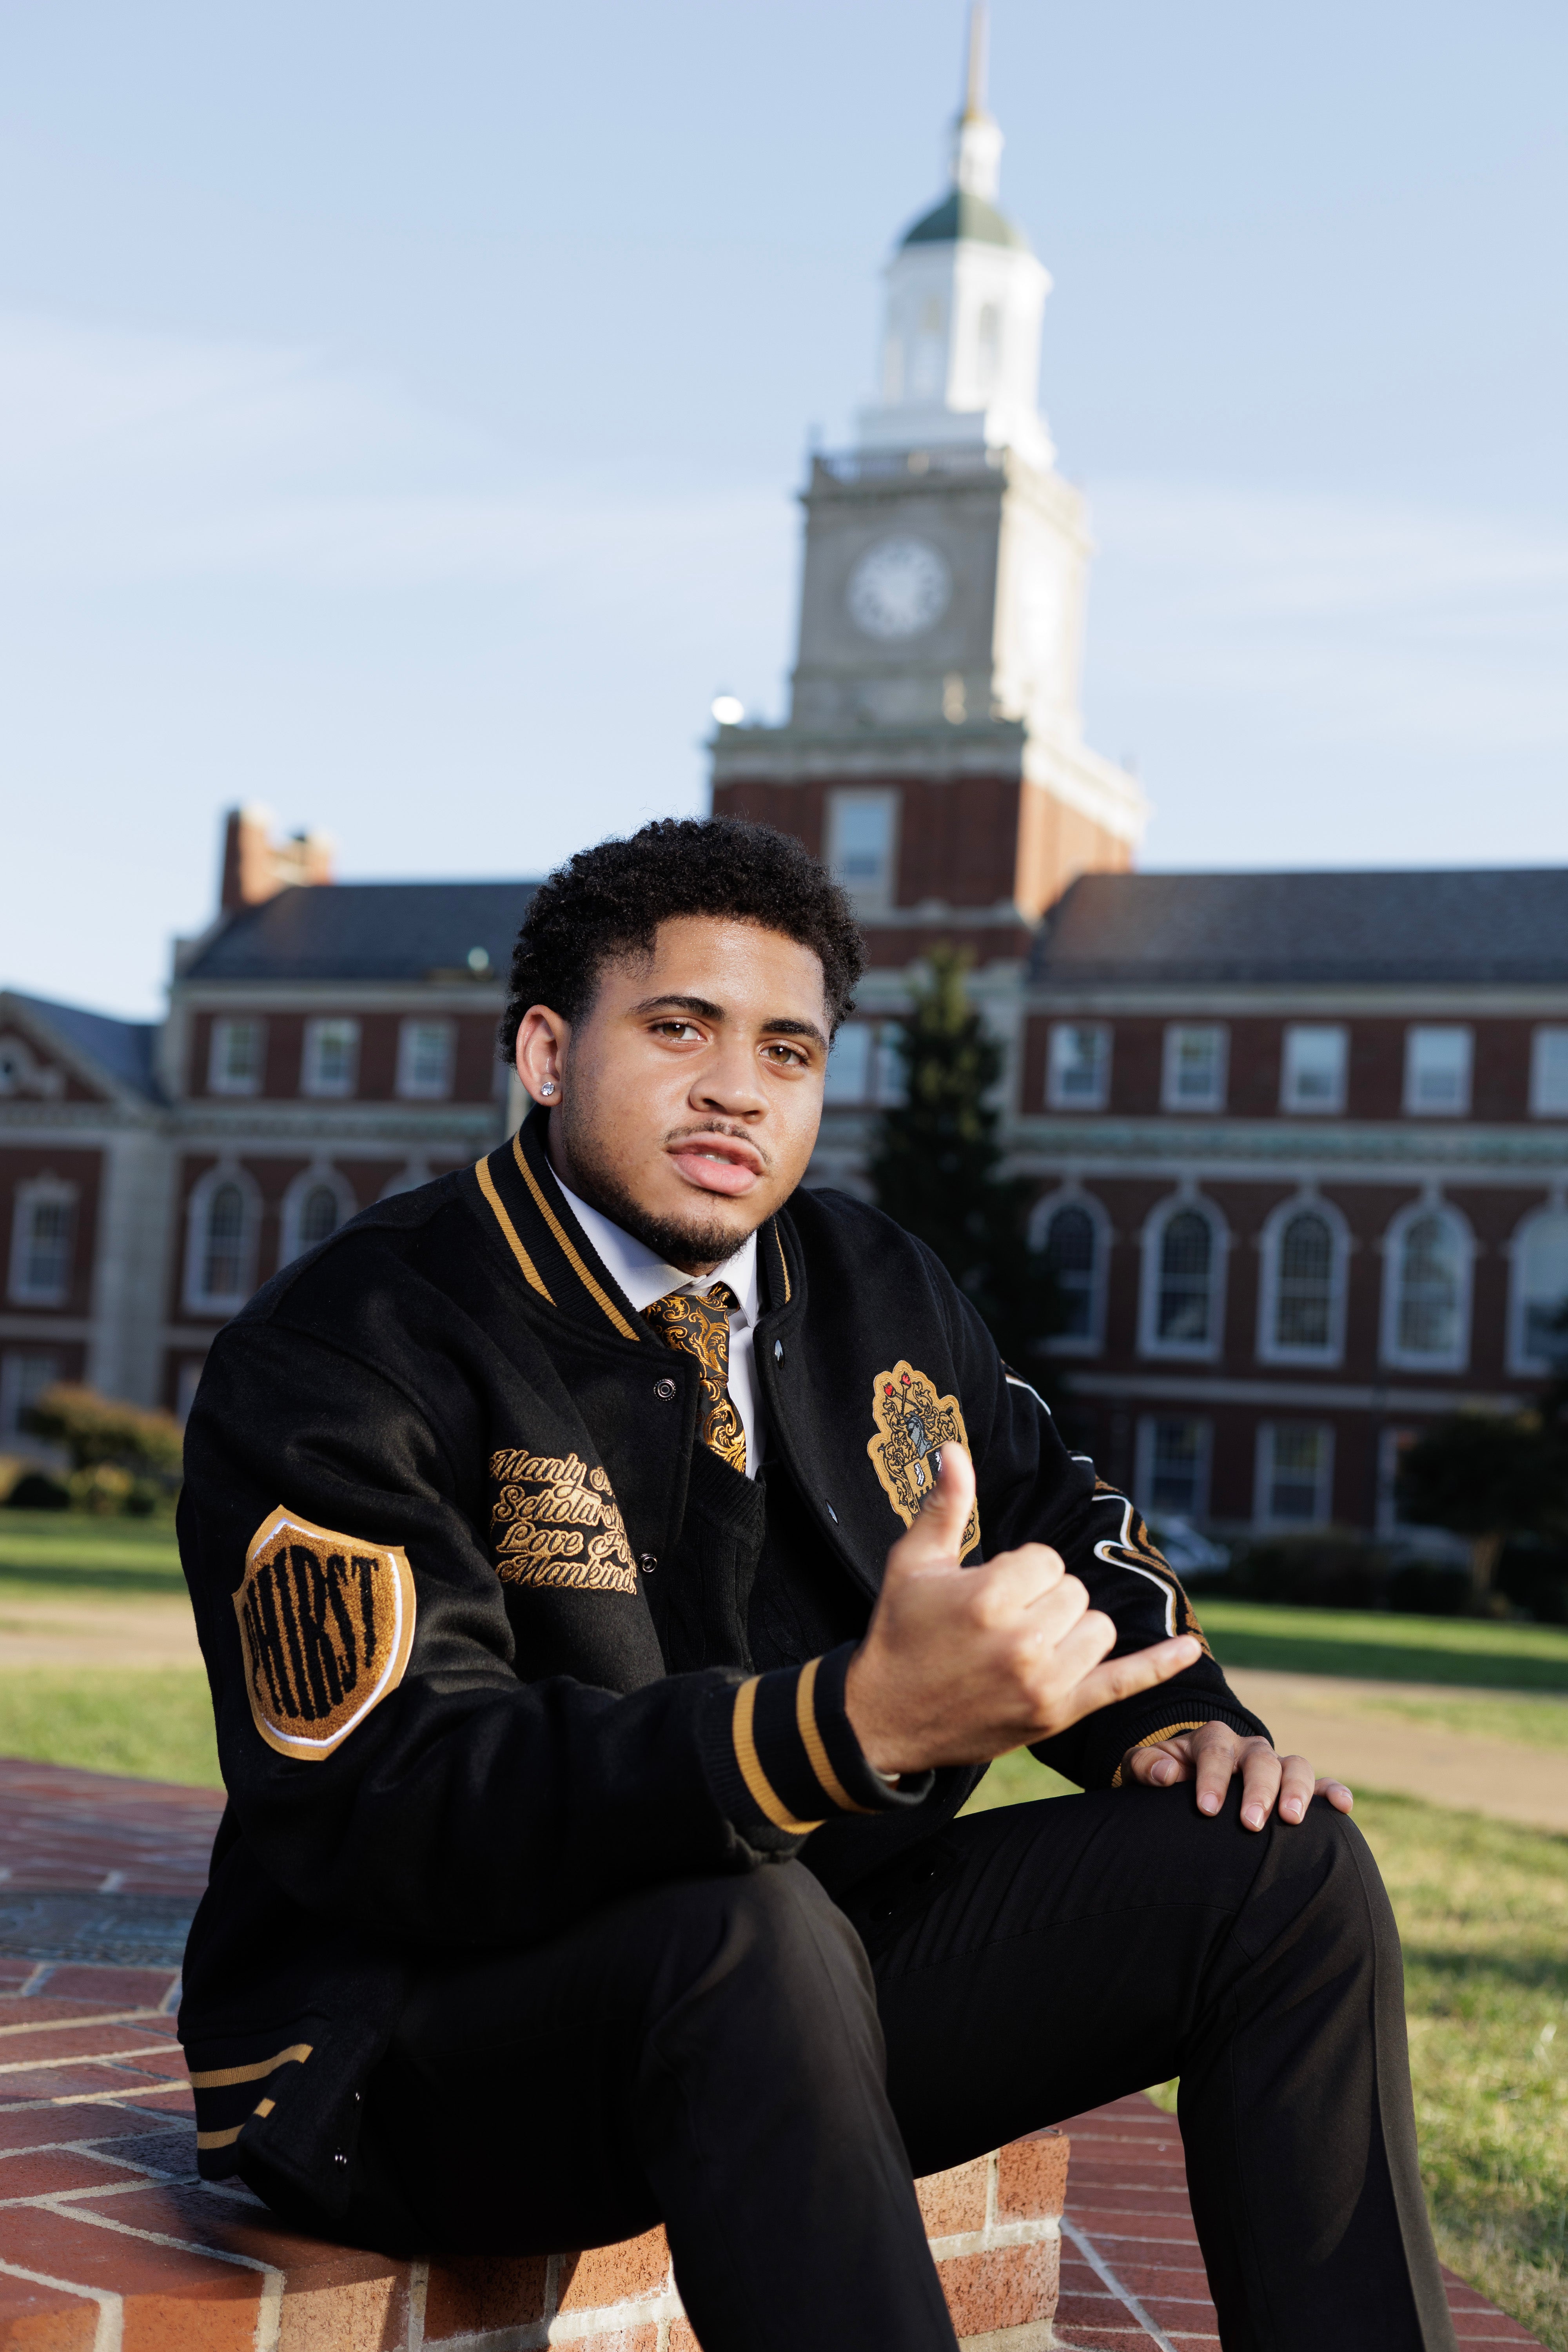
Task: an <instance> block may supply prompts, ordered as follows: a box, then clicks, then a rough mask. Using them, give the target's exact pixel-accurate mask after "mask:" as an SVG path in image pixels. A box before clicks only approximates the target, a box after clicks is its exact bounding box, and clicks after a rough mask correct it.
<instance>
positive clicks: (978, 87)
mask: <svg viewBox="0 0 1568 2352" xmlns="http://www.w3.org/2000/svg"><path fill="white" fill-rule="evenodd" d="M987 15H988V11H987V9H986V5H985V0H970V7H969V76H968V79H967V81H966V83H965V86H964V92H963V121H965V122H976V121H980V120H981V119H982V118H983V117H984V112H985V48H986V40H987V36H988V33H989V29H990V28H989V26H988V24H987V21H986V19H987Z"/></svg>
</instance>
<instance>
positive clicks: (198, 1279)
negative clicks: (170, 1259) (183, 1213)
mask: <svg viewBox="0 0 1568 2352" xmlns="http://www.w3.org/2000/svg"><path fill="white" fill-rule="evenodd" d="M259 1205H260V1204H259V1202H258V1196H257V1193H256V1188H255V1186H254V1185H253V1184H252V1183H251V1181H250V1179H249V1177H248V1176H247V1175H246V1174H245V1172H244V1171H243V1170H241V1169H237V1168H235V1167H233V1166H229V1167H218V1168H215V1169H212V1170H211V1171H209V1172H208V1174H207V1175H206V1176H205V1177H204V1178H203V1179H202V1181H201V1182H200V1183H199V1184H198V1185H197V1186H196V1188H195V1192H193V1193H192V1194H191V1201H190V1208H189V1212H188V1215H189V1227H188V1232H187V1237H186V1248H185V1304H186V1306H187V1307H190V1308H192V1309H193V1310H194V1311H195V1313H197V1314H201V1315H210V1314H212V1313H214V1312H215V1311H216V1312H220V1313H223V1314H226V1315H232V1314H233V1312H234V1310H235V1308H236V1307H242V1306H243V1305H244V1303H245V1301H246V1299H247V1297H249V1295H250V1291H251V1289H252V1287H253V1286H254V1284H255V1280H256V1234H257V1227H258V1223H259V1222H260V1220H259Z"/></svg>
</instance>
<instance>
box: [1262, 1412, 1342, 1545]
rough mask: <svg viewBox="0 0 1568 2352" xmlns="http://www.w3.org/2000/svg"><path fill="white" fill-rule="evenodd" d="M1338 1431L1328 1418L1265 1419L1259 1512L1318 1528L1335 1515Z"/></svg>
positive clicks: (1267, 1519)
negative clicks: (1336, 1433) (1335, 1440)
mask: <svg viewBox="0 0 1568 2352" xmlns="http://www.w3.org/2000/svg"><path fill="white" fill-rule="evenodd" d="M1333 1470H1334V1433H1333V1431H1332V1430H1331V1428H1330V1427H1329V1425H1328V1424H1327V1423H1325V1422H1303V1421H1280V1422H1265V1423H1264V1424H1263V1426H1262V1428H1261V1429H1260V1430H1259V1431H1258V1517H1259V1519H1261V1520H1262V1521H1263V1523H1264V1525H1265V1526H1267V1527H1275V1528H1319V1527H1323V1526H1325V1525H1326V1524H1327V1522H1328V1520H1329V1519H1330V1518H1331V1517H1332V1515H1333Z"/></svg>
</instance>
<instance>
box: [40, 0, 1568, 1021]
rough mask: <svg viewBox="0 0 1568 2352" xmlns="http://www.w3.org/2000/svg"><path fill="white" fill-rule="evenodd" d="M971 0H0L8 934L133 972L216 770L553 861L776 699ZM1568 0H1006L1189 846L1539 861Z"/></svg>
mask: <svg viewBox="0 0 1568 2352" xmlns="http://www.w3.org/2000/svg"><path fill="white" fill-rule="evenodd" d="M961 43H962V21H961V9H960V7H959V5H958V0H835V5H826V0H789V5H784V6H781V5H778V0H728V5H716V0H681V5H679V6H674V5H649V0H605V5H586V0H576V5H573V6H571V7H562V6H554V7H551V8H545V7H542V6H537V5H526V4H525V0H512V5H496V0H447V5H445V6H443V7H442V8H441V9H439V10H435V9H431V8H429V7H426V6H422V7H413V6H410V5H400V0H378V5H375V6H374V7H373V6H371V5H360V0H311V5H309V6H306V5H300V0H273V5H271V6H269V7H268V9H267V10H265V11H262V10H248V11H241V10H237V9H214V8H212V7H210V6H207V5H195V0H189V5H181V4H180V0H138V5H136V6H135V7H134V8H130V9H128V8H124V7H120V6H110V5H106V0H105V4H104V5H78V0H51V5H50V6H49V7H47V9H43V8H37V7H36V6H33V5H25V0H0V501H3V511H0V776H3V778H4V793H5V816H4V833H3V835H0V838H3V840H4V842H5V857H4V859H3V860H0V976H3V977H4V978H5V979H7V980H10V981H12V982H16V983H18V984H20V985H22V986H25V987H28V988H31V989H34V990H36V991H37V992H42V993H46V994H56V995H60V996H64V997H68V998H71V999H74V1000H76V1001H79V1002H89V1003H100V1004H103V1005H105V1006H109V1007H112V1008H115V1009H120V1010H124V1011H127V1012H131V1013H139V1012H140V1013H149V1012H152V1011H153V1010H155V1009H156V1007H157V1005H158V1003H159V1002H160V995H161V987H162V982H163V977H164V974H165V972H166V969H167V943H168V939H169V935H170V934H171V932H173V931H174V930H184V931H191V930H194V929H198V928H200V926H201V925H202V924H203V923H204V922H205V920H206V919H207V918H208V916H209V914H210V912H211V908H212V902H213V890H214V877H215V870H216V845H217V826H218V819H219V814H220V812H221V811H222V809H223V808H224V807H226V805H228V804H229V803H233V802H235V801H238V800H247V799H255V800H261V801H265V802H267V803H269V804H270V805H271V806H272V807H273V808H275V809H276V810H277V812H278V814H279V820H280V821H281V822H282V823H283V824H285V825H286V826H288V827H289V828H292V827H294V826H296V825H298V824H304V823H310V824H315V825H319V826H321V827H324V828H325V829H327V830H329V831H330V832H331V833H332V834H334V835H336V836H337V838H338V841H339V843H340V866H341V870H342V872H343V873H344V874H345V875H348V876H361V877H370V876H379V875H388V876H393V875H422V874H428V875H436V874H443V875H485V874H521V873H530V872H537V871H540V870H541V869H542V867H544V866H547V865H548V864H549V863H551V862H552V860H554V859H555V858H557V857H559V856H562V855H563V854H564V853H566V852H567V851H569V850H570V849H571V848H573V847H574V845H577V844H578V843H579V842H581V841H583V840H584V839H588V838H592V837H595V835H598V834H600V833H603V832H605V831H609V830H611V829H615V828H618V827H624V826H626V825H628V824H633V823H635V822H637V820H638V819H639V818H641V817H642V816H643V815H645V814H652V813H656V812H660V811H664V810H670V809H688V808H698V807H700V806H701V805H703V802H704V794H705V777H704V762H703V756H702V751H701V748H700V747H701V740H702V736H703V733H704V731H705V728H706V713H707V707H708V703H709V701H710V698H711V697H712V695H713V693H714V692H715V691H716V690H717V689H719V688H726V689H729V690H731V691H733V692H736V693H738V694H740V695H741V696H742V698H743V699H744V701H745V702H746V703H747V705H748V707H749V708H750V709H752V712H753V713H756V714H764V715H777V714H780V713H782V709H783V702H784V677H785V672H786V670H787V666H788V662H789V659H790V656H791V642H790V641H791V635H792V629H793V601H794V589H795V564H796V558H797V515H796V509H795V506H794V503H793V492H794V489H795V487H796V485H797V484H798V481H799V478H800V475H801V470H802V451H803V449H804V446H805V441H806V436H807V434H808V431H809V430H810V429H811V428H812V427H816V428H818V429H819V430H820V431H821V432H822V434H823V435H824V436H825V437H826V439H827V440H828V441H830V442H834V443H841V442H843V441H845V440H846V439H847V434H848V425H849V419H850V415H851V413H852V410H853V408H854V406H855V404H856V403H857V402H858V400H859V399H861V398H862V397H864V396H865V394H866V392H867V390H868V383H869V379H870V372H871V354H872V350H873V345H874V335H875V324H876V316H877V302H878V275H877V274H878V271H879V268H880V266H881V264H882V262H883V261H884V260H885V258H886V257H887V253H888V250H889V246H890V243H891V240H892V238H893V236H895V234H896V232H897V231H898V230H899V229H900V227H901V226H902V225H903V224H904V223H905V222H906V221H907V220H908V219H909V218H910V216H911V215H914V214H915V213H916V212H917V211H918V210H919V209H921V207H922V206H923V205H925V204H926V203H928V202H929V201H931V199H932V198H933V197H934V195H935V194H938V193H940V190H941V186H942V181H943V169H942V165H943V158H944V153H945V136H946V123H947V121H948V119H949V117H950V116H951V113H952V107H953V103H954V100H955V97H956V89H957V82H958V70H959V54H960V48H961ZM1565 87H1568V15H1565V13H1564V12H1563V9H1562V7H1561V5H1555V0H1553V5H1547V0H1541V5H1531V0H1487V5H1480V0H1469V5H1445V0H1421V5H1415V0H1370V5H1369V0H1357V5H1347V4H1346V0H1320V5H1317V6H1316V7H1315V8H1313V9H1311V10H1289V9H1285V8H1283V7H1278V6H1270V7H1261V8H1260V7H1259V6H1258V5H1257V0H1245V5H1243V0H1235V5H1233V0H1187V5H1184V6H1183V7H1182V8H1179V9H1175V8H1172V7H1171V6H1170V5H1169V0H1096V5H1094V6H1093V7H1091V8H1082V7H1079V8H1075V9H1069V8H1068V7H1066V6H1064V5H1058V0H995V5H994V37H993V73H992V100H993V105H994V110H995V112H996V113H997V115H998V116H999V118H1000V120H1001V121H1002V124H1003V127H1004V129H1005V131H1006V134H1007V142H1008V143H1007V148H1006V152H1005V158H1004V164H1003V194H1004V202H1005V205H1006V207H1007V209H1008V210H1009V211H1010V212H1011V213H1012V214H1013V215H1015V217H1016V218H1017V219H1018V220H1019V221H1021V222H1022V223H1023V224H1024V226H1026V228H1027V229H1028V231H1029V233H1030V235H1031V236H1032V238H1033V240H1034V242H1035V245H1036V247H1037V250H1038V251H1039V252H1040V254H1041V255H1042V257H1043V258H1044V259H1045V260H1046V262H1047V266H1048V267H1049V268H1050V269H1051V270H1052V272H1053V274H1054V276H1055V278H1056V281H1057V284H1056V291H1055V292H1054V294H1053V295H1052V297H1051V300H1050V303H1049V306H1048V309H1047V330H1046V346H1045V363H1044V370H1043V379H1042V394H1043V404H1044V406H1045V408H1046V410H1047V415H1048V416H1049V418H1050V422H1051V425H1052V429H1053V433H1054V436H1055V438H1056V440H1057V442H1058V447H1059V449H1060V452H1061V457H1060V463H1061V465H1062V467H1063V468H1064V470H1065V471H1066V472H1067V473H1068V474H1069V475H1070V476H1071V477H1072V478H1074V479H1075V480H1077V481H1079V482H1081V483H1082V484H1084V486H1085V487H1086V488H1087V489H1088V492H1089V498H1090V501H1091V507H1092V513H1093V519H1094V526H1095V532H1096V538H1097V541H1098V543H1099V548H1100V553H1099V556H1098V559H1097V563H1096V568H1095V572H1094V577H1093V583H1092V587H1091V596H1090V608H1089V658H1088V672H1087V679H1086V700H1087V708H1088V713H1089V735H1090V740H1092V741H1094V742H1095V743H1096V744H1097V745H1098V746H1099V748H1100V749H1101V750H1103V751H1107V752H1110V753H1111V754H1112V755H1117V756H1120V755H1123V754H1128V753H1131V754H1133V755H1135V756H1136V758H1137V761H1138V763H1139V767H1140V771H1141V772H1142V777H1143V781H1144V783H1145V785H1146V788H1147V789H1148V791H1149V793H1150V794H1151V797H1152V800H1153V802H1154V803H1155V810H1156V814H1155V819H1154V823H1153V825H1152V829H1151V832H1150V835H1149V839H1148V843H1147V846H1146V852H1145V861H1144V862H1145V863H1146V864H1148V865H1151V866H1268V865H1297V866H1300V865H1368V864H1393V865H1404V864H1455V863H1477V864H1509V863H1531V862H1541V861H1550V862H1563V863H1568V659H1565V658H1564V656H1565V653H1568V450H1565V441H1564V432H1563V418H1564V416H1568V356H1565V344H1568V323H1565V322H1568V301H1565V299H1564V297H1565V294H1568V287H1565V285H1564V277H1565V263H1564V253H1565V240H1564V236H1563V222H1564V220H1565V219H1568V160H1565V157H1568V149H1565V144H1564V141H1563V129H1562V92H1563V89H1564V88H1565Z"/></svg>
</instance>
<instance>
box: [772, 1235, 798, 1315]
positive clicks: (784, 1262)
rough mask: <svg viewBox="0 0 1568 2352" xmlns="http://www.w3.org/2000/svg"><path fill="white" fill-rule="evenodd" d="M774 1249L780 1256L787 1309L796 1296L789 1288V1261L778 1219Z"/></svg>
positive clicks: (774, 1236)
mask: <svg viewBox="0 0 1568 2352" xmlns="http://www.w3.org/2000/svg"><path fill="white" fill-rule="evenodd" d="M773 1247H774V1248H775V1249H776V1250H777V1252H778V1254H779V1266H780V1269H781V1271H782V1272H783V1275H784V1305H785V1306H786V1307H787V1306H788V1305H789V1302H790V1299H791V1297H792V1296H793V1295H794V1294H793V1293H792V1291H791V1289H790V1286H789V1260H788V1258H787V1257H785V1255H784V1237H783V1235H782V1234H780V1232H779V1221H778V1219H777V1218H776V1217H775V1218H774V1219H773Z"/></svg>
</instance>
